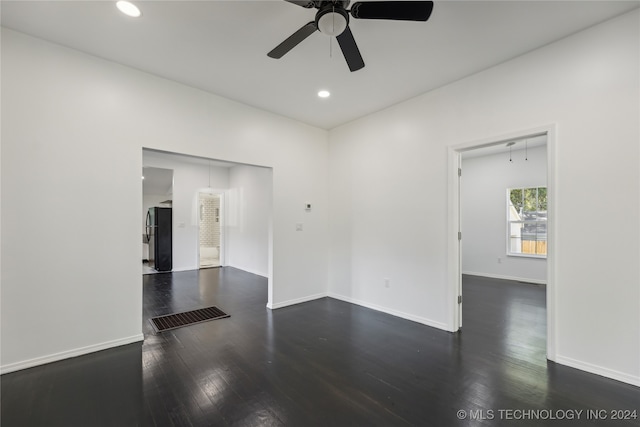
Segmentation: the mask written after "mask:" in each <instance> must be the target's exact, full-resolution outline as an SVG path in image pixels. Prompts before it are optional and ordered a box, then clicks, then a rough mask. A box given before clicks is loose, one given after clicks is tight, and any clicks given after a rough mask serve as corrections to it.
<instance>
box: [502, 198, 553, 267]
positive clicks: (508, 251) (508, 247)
mask: <svg viewBox="0 0 640 427" xmlns="http://www.w3.org/2000/svg"><path fill="white" fill-rule="evenodd" d="M542 187H544V188H547V186H546V185H536V186H533V185H532V186H526V187H513V188H507V191H506V193H507V203H506V205H507V206H506V214H507V216H506V227H507V233H506V237H507V239H506V256H508V257H515V258H537V259H547V255H546V254H545V255H539V254H526V253H515V252H511V224H513V223H522V224H524V223H536V222H539V221H509V215H510V212H509V202H511V190H514V189H525V188H542ZM547 233H548V232H547Z"/></svg>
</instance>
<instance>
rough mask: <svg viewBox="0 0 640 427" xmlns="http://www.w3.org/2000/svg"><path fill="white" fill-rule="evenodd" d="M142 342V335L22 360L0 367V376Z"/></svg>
mask: <svg viewBox="0 0 640 427" xmlns="http://www.w3.org/2000/svg"><path fill="white" fill-rule="evenodd" d="M143 340H144V335H143V334H138V335H133V336H131V337H126V338H119V339H117V340H113V341H107V342H103V343H99V344H93V345H88V346H86V347H80V348H74V349H72V350H67V351H62V352H60V353H54V354H49V355H46V356H41V357H36V358H34V359H29V360H23V361H21V362H15V363H9V364H8V365H2V366H0V374H8V373H9V372H15V371H20V370H22V369H27V368H33V367H34V366H40V365H45V364H47V363H51V362H57V361H60V360H64V359H70V358H72V357H78V356H82V355H85V354H89V353H95V352H96V351H102V350H107V349H110V348H114V347H120V346H123V345H127V344H132V343H134V342H139V341H143Z"/></svg>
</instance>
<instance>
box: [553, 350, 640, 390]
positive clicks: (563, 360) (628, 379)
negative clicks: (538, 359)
mask: <svg viewBox="0 0 640 427" xmlns="http://www.w3.org/2000/svg"><path fill="white" fill-rule="evenodd" d="M556 363H559V364H561V365H566V366H569V367H570V368H576V369H580V370H581V371H586V372H589V373H592V374H596V375H600V376H601V377H606V378H611V379H612V380H616V381H620V382H623V383H627V384H631V385H634V386H636V387H640V376H634V375H630V374H625V373H624V372H619V371H616V370H613V369H609V368H603V367H602V366H598V365H594V364H592V363H588V362H583V361H581V360H576V359H572V358H570V357H565V356H556Z"/></svg>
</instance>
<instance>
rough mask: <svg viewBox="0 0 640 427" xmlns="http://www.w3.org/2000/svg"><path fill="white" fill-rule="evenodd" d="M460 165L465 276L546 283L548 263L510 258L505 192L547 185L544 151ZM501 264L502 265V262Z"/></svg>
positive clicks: (473, 159) (530, 150) (499, 156)
mask: <svg viewBox="0 0 640 427" xmlns="http://www.w3.org/2000/svg"><path fill="white" fill-rule="evenodd" d="M527 154H528V155H527V158H528V160H527V161H525V151H524V150H518V151H513V153H512V159H513V162H509V155H508V153H507V154H493V155H488V156H481V157H472V158H469V159H464V158H463V160H462V178H461V184H460V206H461V214H460V224H461V230H462V235H463V239H462V272H463V273H465V274H473V275H478V276H487V277H496V278H501V279H511V280H522V281H528V282H533V283H546V280H547V260H546V259H544V258H530V257H520V256H507V248H506V246H507V225H506V224H507V222H506V221H507V208H506V206H507V205H506V204H507V193H506V191H507V188H525V187H544V186H546V185H547V149H546V146H542V147H537V148H533V149H529V150H527ZM498 258H500V262H498Z"/></svg>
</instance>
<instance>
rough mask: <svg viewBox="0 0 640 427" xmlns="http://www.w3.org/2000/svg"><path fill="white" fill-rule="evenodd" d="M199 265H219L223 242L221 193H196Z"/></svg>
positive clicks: (201, 266)
mask: <svg viewBox="0 0 640 427" xmlns="http://www.w3.org/2000/svg"><path fill="white" fill-rule="evenodd" d="M198 208H199V212H198V216H199V221H198V225H199V266H200V268H213V267H220V266H221V265H223V263H222V254H223V253H224V251H223V247H222V242H223V235H222V233H223V229H224V227H223V222H222V221H223V212H224V210H223V195H222V194H212V193H198Z"/></svg>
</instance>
